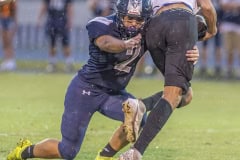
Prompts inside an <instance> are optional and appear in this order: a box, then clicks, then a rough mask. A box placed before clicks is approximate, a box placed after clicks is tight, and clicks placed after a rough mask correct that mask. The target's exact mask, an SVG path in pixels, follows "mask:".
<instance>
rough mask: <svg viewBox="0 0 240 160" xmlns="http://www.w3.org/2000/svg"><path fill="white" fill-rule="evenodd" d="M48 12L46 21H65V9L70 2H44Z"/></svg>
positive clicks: (69, 0) (54, 0)
mask: <svg viewBox="0 0 240 160" xmlns="http://www.w3.org/2000/svg"><path fill="white" fill-rule="evenodd" d="M44 2H45V3H46V5H47V10H48V21H50V20H51V21H66V19H67V14H66V12H67V7H68V4H70V3H72V0H44Z"/></svg>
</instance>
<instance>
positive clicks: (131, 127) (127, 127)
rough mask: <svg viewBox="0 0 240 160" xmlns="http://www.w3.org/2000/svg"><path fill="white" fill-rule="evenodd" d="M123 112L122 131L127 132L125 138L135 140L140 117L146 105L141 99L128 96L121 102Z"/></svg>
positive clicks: (130, 140) (140, 120)
mask: <svg viewBox="0 0 240 160" xmlns="http://www.w3.org/2000/svg"><path fill="white" fill-rule="evenodd" d="M122 110H123V112H124V124H123V127H124V132H125V133H127V140H128V141H129V142H135V141H136V139H137V137H138V134H139V129H140V125H141V122H142V118H143V115H144V113H145V112H146V107H145V105H144V104H143V102H142V101H141V100H138V99H133V98H128V99H127V100H126V101H125V102H124V103H123V109H122Z"/></svg>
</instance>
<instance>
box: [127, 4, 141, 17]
mask: <svg viewBox="0 0 240 160" xmlns="http://www.w3.org/2000/svg"><path fill="white" fill-rule="evenodd" d="M141 2H142V1H141V0H129V2H128V14H133V15H137V16H140V15H141V11H142V3H141Z"/></svg>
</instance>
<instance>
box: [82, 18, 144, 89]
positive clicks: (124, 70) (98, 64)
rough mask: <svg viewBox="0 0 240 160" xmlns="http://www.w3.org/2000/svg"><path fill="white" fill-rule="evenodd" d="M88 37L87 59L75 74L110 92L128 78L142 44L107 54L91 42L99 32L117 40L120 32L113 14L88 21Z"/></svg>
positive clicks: (123, 86) (142, 51)
mask: <svg viewBox="0 0 240 160" xmlns="http://www.w3.org/2000/svg"><path fill="white" fill-rule="evenodd" d="M86 28H87V31H88V36H89V40H90V44H89V56H90V57H89V60H88V62H87V64H85V65H84V66H83V67H82V69H81V70H79V72H78V75H79V76H80V78H81V79H82V80H84V81H86V82H89V83H92V84H95V85H97V86H100V87H104V88H108V89H111V90H114V91H118V90H122V89H125V87H126V86H127V84H128V82H129V81H130V79H131V77H132V75H133V73H134V71H135V68H136V65H137V62H138V61H139V59H140V58H141V57H142V55H143V54H144V53H145V50H146V47H145V45H144V43H142V45H141V46H140V45H139V46H138V47H137V48H134V49H132V50H127V51H124V52H122V53H107V52H105V51H101V50H100V49H99V48H98V47H97V46H96V45H95V44H94V41H95V39H96V38H98V37H99V36H102V35H110V36H113V37H116V38H119V39H122V38H121V32H120V31H119V29H118V27H117V25H116V15H115V14H114V15H111V16H108V17H96V18H94V19H92V20H90V21H89V22H88V24H87V26H86Z"/></svg>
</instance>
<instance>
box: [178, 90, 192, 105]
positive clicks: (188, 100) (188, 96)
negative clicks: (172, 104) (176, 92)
mask: <svg viewBox="0 0 240 160" xmlns="http://www.w3.org/2000/svg"><path fill="white" fill-rule="evenodd" d="M192 99H193V91H192V88H189V90H188V91H187V93H186V94H185V95H183V96H182V100H181V102H180V103H179V105H178V107H177V108H181V107H184V106H186V105H188V104H190V103H191V101H192Z"/></svg>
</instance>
